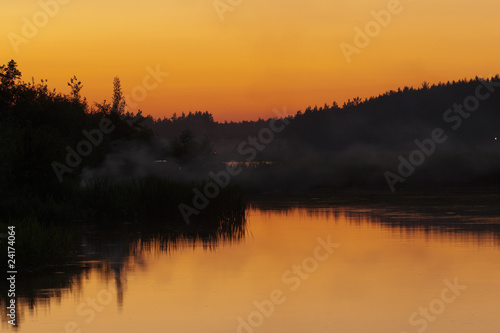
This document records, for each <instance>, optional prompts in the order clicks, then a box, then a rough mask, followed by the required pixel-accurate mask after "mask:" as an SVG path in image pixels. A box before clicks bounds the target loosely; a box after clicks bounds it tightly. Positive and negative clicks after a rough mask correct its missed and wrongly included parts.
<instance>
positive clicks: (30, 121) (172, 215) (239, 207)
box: [0, 61, 245, 270]
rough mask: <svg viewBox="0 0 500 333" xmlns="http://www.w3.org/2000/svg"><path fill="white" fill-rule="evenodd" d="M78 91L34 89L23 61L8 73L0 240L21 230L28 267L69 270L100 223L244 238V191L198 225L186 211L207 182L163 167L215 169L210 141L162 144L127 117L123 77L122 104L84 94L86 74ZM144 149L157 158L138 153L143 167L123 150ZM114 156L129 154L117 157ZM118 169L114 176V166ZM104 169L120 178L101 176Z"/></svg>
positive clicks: (4, 76) (200, 216)
mask: <svg viewBox="0 0 500 333" xmlns="http://www.w3.org/2000/svg"><path fill="white" fill-rule="evenodd" d="M68 86H69V88H70V93H69V94H62V93H59V92H56V91H55V90H50V89H49V88H48V86H47V82H46V81H41V82H40V83H35V82H34V81H33V82H30V83H26V82H24V81H22V80H21V73H20V71H19V70H18V68H17V65H16V63H15V62H14V61H11V62H9V63H8V64H7V65H5V66H2V67H0V188H1V192H0V225H1V228H2V229H1V230H2V231H0V233H5V232H6V230H7V226H8V225H14V226H16V228H17V229H16V230H17V239H16V250H17V253H18V256H19V257H20V258H21V257H22V258H23V259H22V261H21V262H22V265H20V269H21V268H24V269H26V270H37V269H39V268H42V267H46V266H47V265H52V264H56V263H62V264H64V263H68V262H69V261H71V260H72V259H74V257H75V254H76V253H77V252H78V244H79V242H80V240H81V237H80V236H81V234H82V232H84V230H86V229H87V228H91V226H93V225H94V226H95V225H98V226H100V227H102V228H104V227H105V226H106V225H115V226H116V225H117V224H120V223H123V222H126V223H133V224H137V225H143V226H144V225H146V224H152V223H158V222H161V225H162V226H164V227H166V229H162V230H163V231H165V232H169V231H170V232H175V233H177V234H179V235H180V234H182V235H189V237H196V235H197V234H205V235H211V236H210V237H212V238H214V237H215V238H216V237H228V235H229V234H231V232H241V229H242V227H243V226H244V219H245V215H244V209H245V203H244V200H243V195H242V192H241V190H239V189H238V188H237V187H236V186H233V185H229V186H226V187H224V188H221V189H220V191H219V193H218V196H216V197H215V198H212V199H211V200H210V202H209V204H207V205H204V206H203V209H199V210H197V213H196V214H192V216H190V219H189V221H188V222H189V224H188V223H186V222H187V221H186V220H185V219H184V217H183V216H182V214H181V212H180V210H179V205H180V204H181V203H186V204H187V205H191V206H192V205H193V203H192V202H193V197H194V196H195V193H196V191H203V188H204V186H205V185H206V183H207V182H206V181H204V180H201V179H195V178H193V179H189V180H188V179H180V178H178V177H177V175H176V174H167V173H166V172H164V171H165V169H164V168H162V167H164V165H163V164H161V163H160V166H159V167H158V166H157V165H155V163H154V161H155V160H157V159H159V158H164V156H166V155H168V156H172V158H173V159H175V160H176V163H175V164H174V165H173V169H176V170H178V169H183V170H184V169H189V170H194V168H185V165H186V163H187V161H189V162H190V163H194V162H195V161H196V160H197V159H201V158H203V161H204V163H197V165H198V167H199V168H203V167H206V165H208V163H211V161H210V158H209V157H210V156H211V147H210V145H209V142H207V141H202V140H200V141H199V142H198V141H196V140H194V138H192V137H191V135H190V134H189V133H185V134H184V135H183V136H180V137H179V138H178V140H177V141H175V142H173V143H172V144H170V145H168V146H166V145H164V144H162V143H160V140H159V139H158V138H157V137H155V135H154V134H153V132H152V131H151V129H149V128H147V127H145V126H144V125H143V124H142V121H143V120H144V118H143V117H142V116H141V114H140V111H139V112H138V114H131V113H129V112H125V103H124V98H123V94H122V92H121V86H120V81H119V79H118V78H116V79H115V81H114V87H113V88H114V90H113V98H112V102H111V103H108V102H106V101H104V102H103V103H101V104H99V103H96V104H95V105H93V106H89V104H88V103H87V101H86V100H85V99H84V98H82V97H81V95H80V90H81V89H82V84H81V82H79V81H78V80H77V78H76V77H75V78H72V79H71V80H70V82H68ZM195 144H196V147H193V145H195ZM188 146H189V153H188V152H187V147H188ZM134 147H141V148H142V149H143V150H147V151H148V154H149V155H151V156H154V157H152V158H150V157H149V155H148V156H145V157H140V156H131V158H133V159H134V160H133V161H129V162H127V161H126V157H124V155H123V154H121V153H122V152H127V151H133V148H134ZM113 154H118V155H120V156H119V157H118V158H117V159H114V158H113V156H114V155H113ZM137 160H141V162H142V167H143V169H142V171H143V172H142V173H140V174H138V173H137V166H136V165H137V163H135V162H137ZM111 162H113V166H114V167H115V168H114V169H113V167H109V168H108V166H107V163H111ZM100 167H101V168H102V169H104V170H106V171H110V170H112V171H113V173H109V172H105V173H102V174H100V173H99V172H97V171H94V170H97V169H99V168H100ZM0 241H1V239H0ZM5 248H6V247H5Z"/></svg>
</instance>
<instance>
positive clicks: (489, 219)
mask: <svg viewBox="0 0 500 333" xmlns="http://www.w3.org/2000/svg"><path fill="white" fill-rule="evenodd" d="M427 193H434V194H427ZM499 195H500V194H499V193H498V190H494V189H491V190H486V189H480V190H467V189H466V190H460V189H456V190H450V191H448V190H442V191H441V192H437V191H436V190H429V191H410V192H406V193H401V194H399V195H393V194H390V193H388V192H355V191H353V192H347V191H345V192H321V193H314V194H310V195H304V196H301V197H296V196H290V197H283V196H281V197H280V198H276V197H273V198H269V197H266V198H261V199H260V200H258V201H254V203H253V204H252V207H255V208H258V209H260V210H262V211H268V212H273V213H280V214H283V215H288V214H292V211H293V210H300V211H301V212H303V213H304V214H306V215H307V217H309V218H311V217H312V218H314V217H320V216H321V217H326V218H331V219H332V220H335V219H338V218H340V217H345V218H347V220H348V221H349V223H351V224H357V225H362V224H377V225H380V226H382V227H386V228H391V229H395V230H400V232H405V233H410V234H414V233H420V232H424V233H425V234H433V233H435V234H438V233H440V234H447V235H450V236H453V237H457V238H464V239H465V238H466V239H469V240H474V241H476V242H478V243H480V242H481V241H482V240H483V239H491V238H493V239H494V240H495V242H496V244H497V245H499V246H500V207H499V206H498V204H497V202H498V197H499Z"/></svg>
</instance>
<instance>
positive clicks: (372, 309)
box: [2, 204, 500, 333]
mask: <svg viewBox="0 0 500 333" xmlns="http://www.w3.org/2000/svg"><path fill="white" fill-rule="evenodd" d="M438 215H440V216H438ZM457 221H458V222H459V223H458V224H459V227H455V225H456V224H457ZM499 222H500V219H498V218H497V217H494V216H493V217H491V216H490V217H487V216H483V217H481V216H477V215H474V214H468V215H463V216H462V215H459V214H457V213H456V212H447V211H443V212H442V214H436V215H430V216H429V215H423V214H418V213H415V212H412V213H409V212H405V210H404V209H403V210H398V211H395V210H391V209H386V208H380V207H379V208H377V209H376V210H374V209H361V208H356V207H350V208H345V207H337V208H322V207H318V206H314V207H308V206H307V205H302V206H301V207H293V206H292V207H290V206H289V207H280V208H279V209H278V207H273V205H272V204H271V205H269V204H268V205H265V206H263V205H253V206H252V208H250V209H249V211H248V215H247V227H246V232H245V234H244V235H242V236H241V238H238V237H236V238H232V239H226V240H219V241H218V242H215V241H214V242H210V241H205V242H202V241H193V240H190V239H184V240H182V239H180V240H176V242H168V241H165V240H161V239H157V240H155V238H153V239H151V238H149V239H148V241H142V240H141V236H139V237H138V238H136V240H135V241H133V242H131V241H129V240H124V239H123V237H122V236H120V237H116V238H115V239H113V237H110V236H106V237H105V239H106V240H107V241H106V242H104V243H103V242H102V241H100V242H97V241H95V240H92V239H85V240H84V250H85V260H86V261H85V265H84V266H85V267H84V268H81V267H76V268H74V269H73V268H72V269H68V270H61V271H60V272H56V273H55V274H52V275H49V276H42V277H38V278H36V279H34V278H32V279H29V280H27V281H23V288H25V290H24V297H23V298H21V299H18V301H19V302H20V303H21V304H22V306H21V308H20V309H19V311H20V312H19V319H20V320H21V322H20V325H19V328H18V330H17V331H18V332H22V333H29V332H37V333H40V332H41V333H44V332H51V333H63V332H72V333H73V332H80V331H79V330H80V329H81V332H93V333H101V332H102V333H110V332H120V333H127V332H130V333H132V332H134V333H135V332H178V333H182V332H189V333H192V332H208V333H215V332H245V333H249V332H263V333H265V332H273V333H276V332H287V333H290V332H316V333H322V332H329V333H330V332H357V333H358V332H372V333H374V332H380V333H389V332H397V333H400V332H404V331H406V332H408V333H410V332H424V331H425V332H453V333H460V332H471V333H472V332H474V333H476V332H482V333H490V332H491V333H493V332H499V331H500V316H499V309H500V265H499V263H500V246H499V245H500V237H499V232H498V225H499ZM327 243H331V244H330V245H329V246H328V245H325V244H327ZM169 244H170V245H169ZM3 314H4V313H3ZM2 329H3V330H5V331H7V330H9V325H7V324H6V322H5V320H2Z"/></svg>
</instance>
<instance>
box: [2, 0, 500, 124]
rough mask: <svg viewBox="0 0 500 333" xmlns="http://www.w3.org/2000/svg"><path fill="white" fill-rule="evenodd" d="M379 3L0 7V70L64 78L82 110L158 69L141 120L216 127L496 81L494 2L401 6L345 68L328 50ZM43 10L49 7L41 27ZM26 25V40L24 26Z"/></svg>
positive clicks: (91, 2) (56, 83) (498, 47)
mask: <svg viewBox="0 0 500 333" xmlns="http://www.w3.org/2000/svg"><path fill="white" fill-rule="evenodd" d="M391 1H393V0H358V1H353V0H316V1H298V0H274V1H265V0H247V1H241V4H239V5H236V6H232V5H229V3H230V2H232V3H238V2H239V1H237V0H232V1H230V2H229V1H228V0H221V1H220V2H219V3H225V4H227V6H230V7H232V8H231V9H232V11H226V12H224V13H223V14H222V17H223V18H224V20H221V15H219V14H220V13H218V12H217V10H216V9H215V7H214V2H213V0H161V1H160V0H144V1H131V0H128V1H127V0H121V1H116V0H104V1H103V0H101V1H97V0H85V1H83V0H70V1H68V0H64V1H62V0H61V2H67V3H65V4H59V3H58V2H56V0H42V1H40V2H39V1H33V0H29V1H28V0H23V1H5V2H4V3H2V10H1V12H0V30H1V31H2V38H1V39H0V63H1V64H6V63H7V62H8V61H9V60H10V59H14V60H16V61H17V62H18V64H19V68H20V70H21V71H22V73H23V77H24V79H25V80H26V81H30V80H31V77H35V79H36V80H40V79H42V78H44V79H48V83H49V87H51V88H57V89H58V90H60V91H62V92H65V93H67V92H69V89H68V88H69V87H67V85H66V83H67V82H68V81H69V78H70V77H72V76H73V75H76V76H77V77H78V79H80V80H81V81H82V83H83V85H84V89H83V90H82V94H83V95H84V96H86V97H87V99H88V100H89V101H90V102H92V103H93V102H102V100H104V99H107V100H108V101H109V100H110V98H111V95H112V88H113V86H112V83H113V77H115V76H119V77H120V79H121V81H122V85H123V91H124V93H125V94H126V95H130V93H131V92H132V91H133V89H134V87H138V86H142V85H143V79H144V77H145V76H146V75H148V71H147V70H146V68H148V67H149V68H153V69H155V68H160V69H161V71H162V72H168V73H169V75H168V77H165V78H164V80H163V82H161V84H160V85H159V86H158V87H157V88H155V89H152V90H151V91H148V93H147V97H146V98H145V99H144V100H143V101H141V102H140V103H139V108H140V109H141V110H143V112H144V113H145V114H152V115H153V116H155V117H163V116H167V117H170V116H171V115H172V114H173V113H174V112H176V113H177V114H180V113H182V112H186V113H187V112H189V111H196V110H201V111H205V110H207V111H209V112H211V113H213V114H214V117H215V119H216V120H219V121H221V120H243V119H257V118H259V117H262V118H265V117H270V116H273V115H274V113H273V112H272V110H273V108H278V109H282V108H283V107H284V106H286V107H287V109H288V110H289V112H290V113H295V112H296V111H297V110H299V109H302V110H303V109H305V108H306V107H307V106H308V105H314V104H317V105H318V106H319V105H323V104H324V103H328V104H331V103H332V102H333V101H337V102H338V103H339V104H342V103H343V102H344V101H346V100H347V98H352V97H356V96H360V97H362V98H364V97H369V96H372V95H378V94H379V93H383V92H385V91H386V90H390V89H397V88H398V87H400V86H405V85H408V86H410V85H413V86H418V85H420V84H421V83H422V82H423V81H428V82H438V81H448V80H457V79H461V78H464V77H474V76H476V75H478V76H490V75H494V74H497V73H499V72H500V62H499V59H500V44H499V43H498V42H499V40H500V39H499V35H500V20H499V19H498V15H499V13H500V2H498V1H497V0H476V1H472V0H413V1H410V0H401V2H400V5H399V7H398V8H400V9H401V10H400V13H399V14H392V18H391V20H390V22H389V23H388V24H387V26H386V27H381V29H380V33H378V34H375V36H373V37H370V39H371V42H370V44H369V45H368V46H367V47H363V48H359V54H353V55H352V57H351V60H352V61H351V62H350V63H348V61H347V60H346V58H345V56H344V54H343V53H342V51H341V48H340V46H339V45H340V44H341V43H342V42H345V43H349V44H351V45H353V46H355V44H354V37H355V35H356V32H355V30H354V28H355V27H359V28H361V29H364V28H365V26H366V24H367V23H369V22H371V21H373V20H374V18H373V16H372V15H371V14H370V12H371V11H377V12H378V11H380V10H383V9H386V8H387V7H388V4H389V3H390V2H391ZM43 3H46V4H47V6H48V8H53V4H54V3H56V4H57V6H58V7H59V8H55V9H53V10H54V13H53V14H54V15H52V16H53V17H50V16H48V15H46V14H44V12H43V9H42V6H41V4H43ZM49 4H51V5H50V6H49ZM47 17H48V19H47V20H45V19H44V18H47ZM34 19H35V24H37V23H38V25H39V27H38V28H37V29H38V32H33V31H32V30H29V29H28V28H26V24H27V23H26V22H33V21H34ZM23 27H24V28H23ZM23 31H24V32H23ZM26 31H28V36H26ZM13 36H17V37H15V38H18V39H17V41H19V40H20V39H19V38H25V39H24V40H23V41H22V42H19V43H18V44H17V45H14V44H13V43H12V41H13V40H14V39H13V38H14V37H13ZM149 82H150V83H153V81H149Z"/></svg>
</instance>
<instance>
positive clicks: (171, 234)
mask: <svg viewBox="0 0 500 333" xmlns="http://www.w3.org/2000/svg"><path fill="white" fill-rule="evenodd" d="M199 222H200V224H202V225H203V226H204V228H200V227H199V226H198V225H196V224H193V225H190V226H185V227H180V228H178V229H177V230H172V229H168V228H167V227H165V224H164V223H163V224H162V223H146V224H142V225H138V224H125V223H122V224H120V225H117V224H113V225H106V224H104V225H99V226H96V225H94V226H93V227H91V228H89V229H88V230H87V231H86V232H85V234H84V235H83V236H82V241H81V244H82V246H81V251H80V254H79V259H78V261H77V262H74V263H69V264H68V265H67V266H64V267H49V268H47V271H46V272H38V273H36V274H33V275H27V273H22V274H18V276H17V281H16V296H17V299H16V304H17V308H16V310H17V315H16V321H17V324H18V326H17V328H18V329H19V327H21V326H22V320H23V319H24V317H25V316H26V315H27V314H26V313H29V314H30V315H33V314H35V313H36V312H37V311H41V310H44V309H49V308H50V306H51V304H52V303H53V302H56V303H60V302H61V301H62V299H63V297H65V296H66V295H67V294H69V293H71V294H74V295H79V294H81V292H82V285H83V281H84V280H85V279H88V278H89V276H90V274H92V273H97V274H99V275H100V276H101V277H102V278H103V280H104V281H105V282H106V283H109V285H110V286H113V287H110V288H114V289H113V292H116V302H117V306H118V311H121V309H122V306H123V302H124V301H126V297H125V296H126V288H127V280H128V279H129V278H130V277H131V276H132V275H133V272H137V271H140V270H145V269H147V267H146V264H145V260H144V257H145V254H147V253H148V252H150V251H154V252H157V253H158V252H163V253H174V252H176V251H178V250H180V249H184V248H189V247H191V248H193V250H194V248H195V247H199V246H202V247H203V248H204V249H205V250H209V251H211V250H215V249H216V248H217V247H218V246H219V244H220V243H221V242H222V243H233V242H235V243H237V242H239V241H240V240H242V239H243V237H244V236H245V231H246V218H245V211H236V212H227V213H226V214H225V215H224V216H219V217H218V218H217V219H216V220H214V221H203V223H202V221H199ZM0 287H1V288H2V290H8V288H6V287H7V284H6V282H4V281H3V280H2V282H0ZM8 302H9V299H7V298H6V293H2V294H1V296H0V307H1V310H0V315H1V316H2V326H3V327H4V328H7V326H10V325H9V324H7V321H8V319H9V318H8V317H7V315H6V314H7V312H6V311H7V310H6V307H7V304H8Z"/></svg>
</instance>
